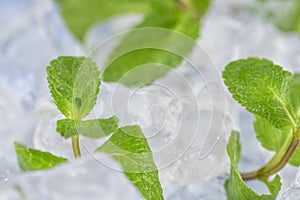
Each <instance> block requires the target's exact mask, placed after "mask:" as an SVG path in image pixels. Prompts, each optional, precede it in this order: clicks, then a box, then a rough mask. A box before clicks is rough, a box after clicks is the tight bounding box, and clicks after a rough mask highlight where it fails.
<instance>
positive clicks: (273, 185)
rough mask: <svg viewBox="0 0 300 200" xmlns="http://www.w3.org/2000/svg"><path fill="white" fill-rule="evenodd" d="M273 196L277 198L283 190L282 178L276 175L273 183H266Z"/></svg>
mask: <svg viewBox="0 0 300 200" xmlns="http://www.w3.org/2000/svg"><path fill="white" fill-rule="evenodd" d="M265 183H266V185H267V187H268V189H269V191H270V193H271V195H273V196H277V194H278V192H279V191H280V189H281V181H280V176H278V175H276V176H275V178H274V179H273V181H270V182H268V181H266V182H265Z"/></svg>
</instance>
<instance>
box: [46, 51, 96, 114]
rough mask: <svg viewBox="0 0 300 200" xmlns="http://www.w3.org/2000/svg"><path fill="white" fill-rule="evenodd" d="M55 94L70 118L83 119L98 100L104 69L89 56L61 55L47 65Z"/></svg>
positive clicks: (53, 95)
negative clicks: (101, 70)
mask: <svg viewBox="0 0 300 200" xmlns="http://www.w3.org/2000/svg"><path fill="white" fill-rule="evenodd" d="M47 73H48V83H49V88H50V92H51V95H52V97H53V99H54V102H55V104H56V105H57V107H58V109H59V110H60V111H61V112H62V113H63V114H64V115H65V116H66V117H67V118H70V119H76V120H80V119H82V118H83V117H85V116H86V115H88V114H89V113H90V111H91V110H92V108H93V107H94V105H95V103H96V98H97V94H98V92H99V86H100V72H99V71H98V67H97V65H96V63H94V62H93V61H92V60H91V59H90V58H86V57H71V56H61V57H59V58H58V59H56V60H52V61H51V63H50V66H48V67H47Z"/></svg>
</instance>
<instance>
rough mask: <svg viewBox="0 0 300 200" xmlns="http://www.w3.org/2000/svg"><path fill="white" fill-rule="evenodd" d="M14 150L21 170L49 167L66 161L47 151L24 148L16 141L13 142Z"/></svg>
mask: <svg viewBox="0 0 300 200" xmlns="http://www.w3.org/2000/svg"><path fill="white" fill-rule="evenodd" d="M15 151H16V153H17V156H18V162H19V166H20V168H21V170H23V171H34V170H44V169H49V168H53V167H55V166H57V165H60V164H63V163H65V162H67V161H68V160H67V159H65V158H61V157H57V156H54V155H52V154H51V153H49V152H42V151H39V150H35V149H30V148H26V147H25V146H24V145H22V144H20V143H17V142H15Z"/></svg>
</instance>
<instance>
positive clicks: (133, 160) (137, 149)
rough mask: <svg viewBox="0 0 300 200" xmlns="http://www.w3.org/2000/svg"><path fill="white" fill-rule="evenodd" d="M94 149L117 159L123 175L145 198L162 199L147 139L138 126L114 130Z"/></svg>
mask: <svg viewBox="0 0 300 200" xmlns="http://www.w3.org/2000/svg"><path fill="white" fill-rule="evenodd" d="M96 151H100V152H104V153H106V154H108V155H109V156H111V157H112V158H113V159H115V160H116V161H118V162H119V163H120V164H121V165H122V167H123V170H124V173H125V175H126V176H127V177H128V179H129V180H130V181H131V182H132V183H133V184H134V185H135V186H136V187H137V189H138V190H139V191H140V192H141V194H142V195H143V196H144V197H145V199H163V195H162V188H161V185H160V182H159V178H158V170H157V167H156V165H155V163H154V161H153V157H152V152H151V149H150V147H149V145H148V142H147V139H146V138H145V137H144V135H143V133H142V131H141V129H140V127H139V126H127V127H123V128H120V129H118V130H116V131H115V132H114V133H113V135H112V136H111V138H110V139H109V140H108V141H107V142H105V143H104V144H103V145H102V146H101V147H99V148H97V149H96Z"/></svg>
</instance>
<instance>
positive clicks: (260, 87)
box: [223, 58, 296, 129]
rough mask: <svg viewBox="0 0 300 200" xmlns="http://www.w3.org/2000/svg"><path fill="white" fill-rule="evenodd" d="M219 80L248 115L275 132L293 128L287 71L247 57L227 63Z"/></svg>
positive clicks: (290, 76)
mask: <svg viewBox="0 0 300 200" xmlns="http://www.w3.org/2000/svg"><path fill="white" fill-rule="evenodd" d="M223 78H224V83H225V84H226V85H227V87H228V89H229V91H230V93H231V94H232V96H233V98H234V99H235V100H236V101H237V102H239V103H240V104H241V105H242V106H244V107H245V108H246V109H247V110H248V111H249V112H251V113H253V114H255V115H258V116H260V117H263V118H265V119H267V120H268V121H269V122H270V123H271V124H272V125H273V126H275V127H276V128H279V129H281V128H284V127H291V126H293V127H296V122H295V121H296V120H295V115H294V113H292V111H291V99H290V90H289V89H290V85H291V81H292V78H293V77H292V74H291V73H290V72H287V71H284V70H283V69H282V68H281V67H280V66H277V65H274V64H273V63H272V62H271V61H269V60H267V59H259V58H248V59H243V60H238V61H234V62H231V63H229V64H228V65H227V66H226V68H225V70H224V71H223Z"/></svg>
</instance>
